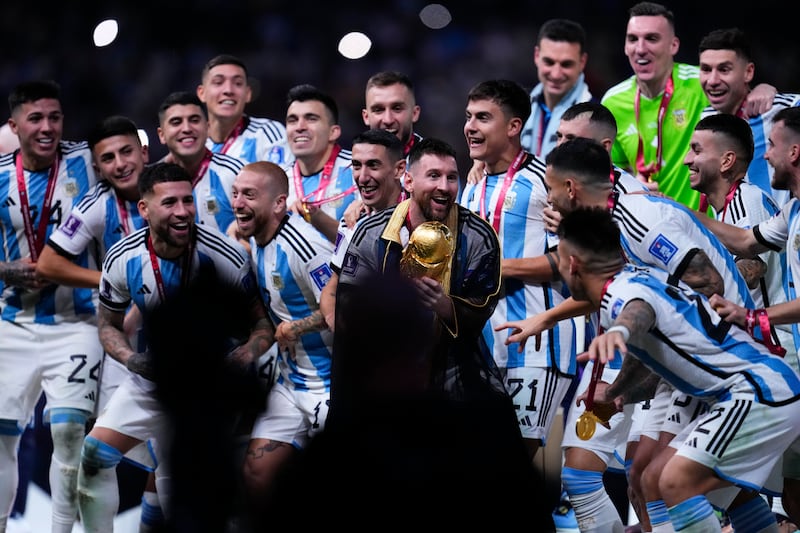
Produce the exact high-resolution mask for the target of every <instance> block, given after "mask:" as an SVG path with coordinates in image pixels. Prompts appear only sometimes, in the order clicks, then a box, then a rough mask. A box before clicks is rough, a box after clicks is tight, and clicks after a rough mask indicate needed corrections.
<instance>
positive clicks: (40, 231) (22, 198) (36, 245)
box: [15, 152, 60, 261]
mask: <svg viewBox="0 0 800 533" xmlns="http://www.w3.org/2000/svg"><path fill="white" fill-rule="evenodd" d="M15 159H16V160H15V163H16V169H17V189H18V190H19V210H20V212H21V213H22V222H23V224H24V226H25V238H26V239H28V248H29V249H30V251H31V260H32V261H37V260H38V259H39V254H41V253H42V248H44V241H45V236H46V235H47V223H48V222H49V221H50V204H51V203H52V201H53V192H54V191H55V189H56V179H58V164H59V159H60V157H56V160H55V161H53V164H52V165H51V166H50V175H49V176H48V177H47V189H45V193H44V205H42V211H41V213H40V215H39V226H38V227H37V228H36V233H34V232H33V221H32V220H31V209H30V205H29V204H28V189H27V187H26V186H25V170H24V169H23V168H22V154H21V153H20V152H17V156H16V158H15Z"/></svg>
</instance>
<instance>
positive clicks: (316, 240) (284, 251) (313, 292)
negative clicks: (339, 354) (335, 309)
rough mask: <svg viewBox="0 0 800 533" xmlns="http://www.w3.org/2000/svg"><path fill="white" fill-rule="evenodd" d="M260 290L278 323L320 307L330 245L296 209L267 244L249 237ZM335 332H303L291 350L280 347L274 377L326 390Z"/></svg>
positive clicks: (328, 275) (292, 385)
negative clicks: (286, 350)
mask: <svg viewBox="0 0 800 533" xmlns="http://www.w3.org/2000/svg"><path fill="white" fill-rule="evenodd" d="M250 247H251V254H252V258H253V262H254V264H255V272H256V279H257V282H258V286H259V287H260V289H261V290H260V292H261V296H262V298H263V299H264V303H265V304H266V306H267V309H268V310H269V314H270V317H271V318H272V320H273V322H274V324H275V325H276V326H277V325H278V324H280V323H281V322H283V321H284V320H297V319H300V318H305V317H307V316H309V315H311V314H312V313H313V312H314V311H316V310H317V309H319V297H320V292H321V291H322V288H323V287H324V286H325V284H327V283H328V280H329V279H330V278H331V268H330V265H329V264H328V261H329V260H330V258H331V254H333V245H332V244H331V243H330V242H328V241H327V240H326V239H325V238H324V237H323V236H322V235H321V234H320V233H319V232H318V231H317V230H316V229H315V228H314V226H312V225H311V224H309V223H308V222H306V221H305V220H303V219H302V217H300V216H298V215H286V217H285V218H284V219H283V222H282V223H281V226H280V227H279V228H278V232H277V233H276V234H275V236H274V237H273V238H272V240H270V241H269V242H268V243H267V244H266V245H265V246H258V245H257V244H256V242H255V239H253V238H251V239H250ZM332 349H333V332H331V331H330V330H328V329H325V330H323V331H317V332H311V333H306V334H305V335H303V336H302V338H301V339H300V340H299V341H298V342H297V343H296V345H295V355H294V356H292V357H290V356H289V355H288V354H287V353H281V354H280V357H279V359H278V371H279V373H280V374H279V376H278V382H279V383H283V384H284V386H286V387H288V388H290V389H295V390H303V391H305V390H309V391H316V392H321V391H330V383H331V354H332Z"/></svg>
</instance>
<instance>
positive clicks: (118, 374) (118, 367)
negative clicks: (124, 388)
mask: <svg viewBox="0 0 800 533" xmlns="http://www.w3.org/2000/svg"><path fill="white" fill-rule="evenodd" d="M128 374H130V370H128V369H127V368H126V367H125V365H123V364H122V363H120V362H119V361H117V360H116V359H114V358H113V357H111V356H110V355H104V356H103V367H102V371H101V373H100V394H99V395H98V397H97V412H98V413H100V412H101V411H102V410H103V409H105V407H106V405H107V404H108V400H109V399H111V395H112V394H114V391H115V390H117V388H118V387H119V386H120V384H121V383H122V382H123V381H125V378H127V377H128Z"/></svg>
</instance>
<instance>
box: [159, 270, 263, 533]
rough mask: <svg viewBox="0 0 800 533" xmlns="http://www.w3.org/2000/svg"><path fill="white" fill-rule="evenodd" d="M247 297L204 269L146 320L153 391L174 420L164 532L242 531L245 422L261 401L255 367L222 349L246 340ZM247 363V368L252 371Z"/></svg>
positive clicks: (260, 407)
mask: <svg viewBox="0 0 800 533" xmlns="http://www.w3.org/2000/svg"><path fill="white" fill-rule="evenodd" d="M250 322H251V320H250V297H249V296H245V295H244V294H242V293H240V292H237V291H236V290H233V289H232V288H231V287H229V286H227V285H224V284H221V283H220V282H219V280H218V279H217V278H216V277H215V276H214V274H213V273H211V272H207V273H202V274H201V275H200V276H199V277H198V278H197V279H196V280H195V281H194V283H193V284H192V285H190V286H189V288H188V289H187V290H186V291H184V292H183V293H181V295H179V296H177V297H175V298H173V299H170V300H167V302H166V303H165V304H162V306H161V307H159V308H158V309H156V310H155V311H154V312H153V313H152V315H151V316H150V317H149V320H148V321H147V322H146V328H147V331H148V334H149V335H150V337H149V342H150V346H151V352H153V354H154V356H155V357H154V363H155V370H156V383H157V389H156V390H157V395H158V398H159V399H160V400H161V402H162V405H163V408H164V410H165V411H166V412H167V413H168V415H169V417H170V422H171V429H172V439H171V441H170V442H161V441H158V443H157V445H158V446H159V447H161V446H165V449H167V450H170V456H169V457H170V461H171V462H170V476H171V483H172V498H171V504H172V508H173V512H172V513H171V515H172V517H171V519H170V521H169V522H170V527H169V528H168V531H175V532H187V533H189V532H191V533H197V532H208V533H222V532H225V531H237V532H238V531H244V530H242V529H238V526H236V527H234V526H232V525H231V524H232V523H240V522H242V521H244V522H247V520H246V519H245V517H244V516H243V515H242V513H244V512H245V511H244V504H243V498H244V496H243V488H242V485H241V483H242V481H241V470H242V460H243V453H244V447H245V446H246V442H247V438H248V434H247V433H244V434H242V433H241V431H240V428H242V427H246V428H247V430H248V431H249V425H248V424H247V423H246V422H243V421H248V420H249V421H252V419H253V418H254V416H255V414H256V413H257V411H258V410H259V409H262V408H263V406H264V404H265V397H266V391H265V390H264V386H263V381H262V380H260V379H259V378H258V377H257V375H256V372H255V368H254V367H253V368H251V369H249V370H246V369H243V368H242V367H241V366H239V365H236V364H230V361H229V360H228V358H226V355H227V354H228V353H229V352H230V351H231V350H232V349H233V348H234V347H235V346H236V345H237V344H239V343H240V342H241V340H242V339H247V335H248V333H249V324H250ZM250 370H252V371H250Z"/></svg>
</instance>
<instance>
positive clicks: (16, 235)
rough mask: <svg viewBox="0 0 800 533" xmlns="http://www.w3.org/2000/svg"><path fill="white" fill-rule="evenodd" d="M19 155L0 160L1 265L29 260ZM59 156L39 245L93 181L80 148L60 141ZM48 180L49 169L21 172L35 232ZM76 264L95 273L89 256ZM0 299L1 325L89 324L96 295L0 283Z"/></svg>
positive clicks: (83, 149) (86, 150) (85, 254)
mask: <svg viewBox="0 0 800 533" xmlns="http://www.w3.org/2000/svg"><path fill="white" fill-rule="evenodd" d="M18 153H19V151H18V150H17V151H16V152H14V153H11V154H6V155H3V156H0V261H15V260H17V259H22V258H26V257H30V255H31V251H30V247H29V243H28V239H27V238H26V236H25V224H24V219H23V215H22V211H21V209H20V205H21V201H20V196H19V187H18V185H17V172H16V164H15V157H16V154H18ZM60 154H61V155H60V161H59V165H58V175H57V176H56V177H55V179H56V183H55V187H54V189H53V197H52V200H51V202H50V220H49V221H48V223H47V228H46V233H45V239H44V241H43V242H42V243H41V244H44V243H45V242H47V238H49V237H50V235H51V234H52V233H53V231H54V230H55V229H56V228H58V227H60V226H62V225H63V224H64V223H65V222H66V221H67V213H69V211H70V210H72V208H73V207H74V206H75V205H76V204H77V203H78V202H79V201H80V200H81V198H82V197H83V196H84V194H86V193H87V192H88V191H89V189H90V188H91V187H93V186H94V184H95V183H96V181H97V178H96V177H95V173H94V169H93V167H92V156H91V152H90V151H89V148H88V145H87V144H86V143H85V142H70V141H61V144H60ZM49 174H50V169H49V168H47V169H44V170H40V171H36V172H30V171H28V170H25V171H23V175H24V180H25V190H26V191H27V195H28V205H29V206H30V214H31V223H32V225H33V230H34V232H36V228H38V227H39V222H40V218H39V216H40V214H41V209H42V206H43V205H44V203H45V202H44V200H45V193H46V190H47V184H48V181H49ZM75 261H76V263H77V264H79V265H80V266H83V267H86V268H94V269H97V268H98V264H97V259H96V257H94V256H93V254H90V253H88V251H84V252H83V253H82V254H80V256H78V257H77V258H76V259H75ZM0 293H2V296H0V317H2V319H3V320H10V321H14V322H19V323H22V324H29V323H38V324H55V323H60V322H78V321H86V320H90V321H93V320H94V318H93V317H94V314H95V311H96V298H97V292H96V291H95V290H92V289H73V288H70V287H64V286H61V285H50V286H48V287H45V288H44V289H41V290H38V291H29V290H22V289H18V288H15V287H10V286H6V285H5V283H4V282H3V281H0Z"/></svg>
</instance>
